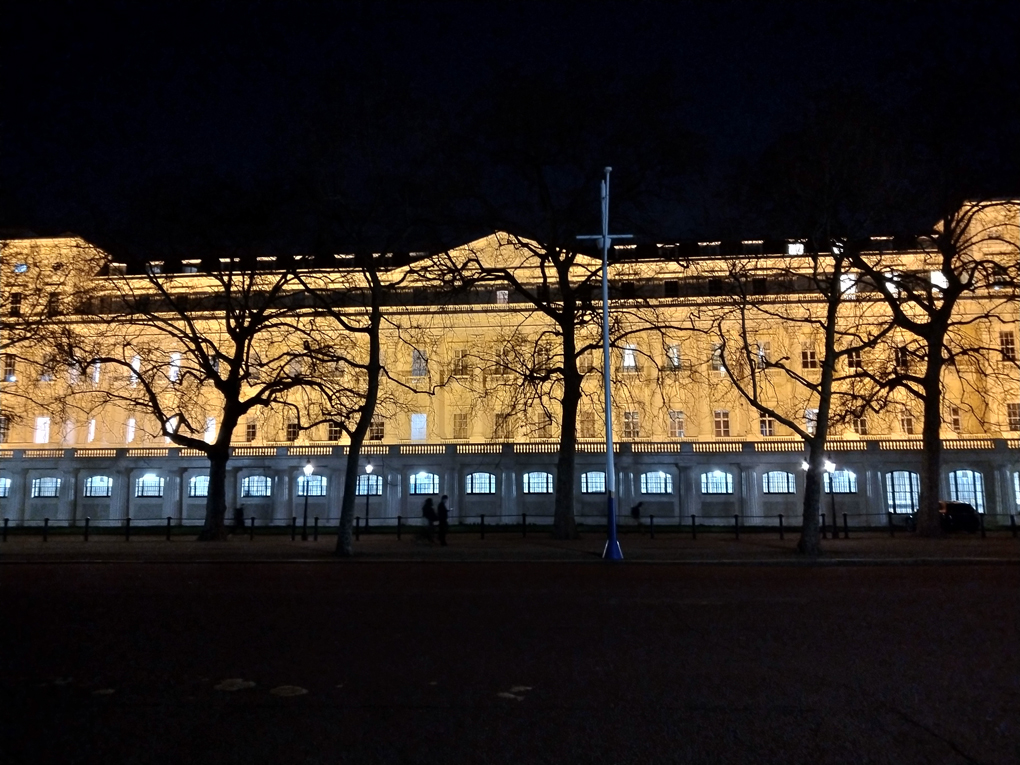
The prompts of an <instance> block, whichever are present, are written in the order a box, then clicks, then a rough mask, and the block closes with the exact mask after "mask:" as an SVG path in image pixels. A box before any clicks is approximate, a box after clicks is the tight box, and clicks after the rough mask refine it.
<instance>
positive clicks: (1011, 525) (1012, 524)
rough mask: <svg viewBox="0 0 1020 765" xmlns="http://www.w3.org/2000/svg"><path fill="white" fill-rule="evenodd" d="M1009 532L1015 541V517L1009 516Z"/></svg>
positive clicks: (1012, 514) (1013, 515)
mask: <svg viewBox="0 0 1020 765" xmlns="http://www.w3.org/2000/svg"><path fill="white" fill-rule="evenodd" d="M1009 530H1010V531H1012V532H1013V539H1016V515H1015V514H1014V513H1010V514H1009Z"/></svg>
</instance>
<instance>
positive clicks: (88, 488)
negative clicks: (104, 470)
mask: <svg viewBox="0 0 1020 765" xmlns="http://www.w3.org/2000/svg"><path fill="white" fill-rule="evenodd" d="M112 494H113V479H112V478H110V476H107V475H94V476H90V477H88V478H86V479H85V488H84V490H83V491H82V496H83V497H109V496H111V495H112Z"/></svg>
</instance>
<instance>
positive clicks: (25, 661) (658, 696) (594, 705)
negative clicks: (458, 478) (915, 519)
mask: <svg viewBox="0 0 1020 765" xmlns="http://www.w3.org/2000/svg"><path fill="white" fill-rule="evenodd" d="M0 668H2V676H0V701H2V709H0V762H3V763H5V764H6V765H14V764H15V763H74V762H89V763H92V762H102V763H149V762H152V763H157V762H160V763H162V762H174V763H176V762H180V763H217V764H218V765H226V764H227V763H262V762H266V763H338V762H350V763H370V762H395V763H403V762H423V763H566V762H584V763H603V762H604V763H631V762H633V763H657V762H663V763H670V762H692V763H695V762H698V763H700V762H705V763H731V762H732V763H751V762H782V763H843V762H846V763H850V762H853V763H872V762H874V763H914V762H930V763H954V762H961V763H964V762H982V763H1009V764H1010V765H1015V763H1017V762H1020V567H1017V566H988V567H982V566H873V567H845V568H844V567H826V568H811V567H755V566H729V567H708V566H705V567H679V566H670V565H634V564H623V565H616V566H613V565H609V564H600V563H592V564H542V563H530V564H514V563H488V564H485V563H481V564H467V563H432V564H428V563H379V564H365V563H362V564H357V565H345V564H342V563H335V564H300V563H299V564H283V563H275V564H272V563H270V564H266V563H264V564H243V563H241V564H239V563H235V564H225V565H216V564H176V565H175V564H160V565H146V564H127V563H123V564H109V565H85V564H64V565H47V564H23V565H8V566H5V567H3V568H0ZM224 681H233V682H226V683H225V682H224ZM238 681H242V682H238ZM249 684H251V685H249ZM239 686H243V687H239ZM289 694H294V695H289Z"/></svg>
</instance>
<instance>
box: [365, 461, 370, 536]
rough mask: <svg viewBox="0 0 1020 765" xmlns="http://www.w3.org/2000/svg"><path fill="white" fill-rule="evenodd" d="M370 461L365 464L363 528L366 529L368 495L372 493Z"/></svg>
mask: <svg viewBox="0 0 1020 765" xmlns="http://www.w3.org/2000/svg"><path fill="white" fill-rule="evenodd" d="M371 476H372V463H371V462H369V463H368V464H367V465H365V530H366V531H367V530H368V497H369V495H370V494H371V493H372V487H371V485H370V484H371V483H372V480H371Z"/></svg>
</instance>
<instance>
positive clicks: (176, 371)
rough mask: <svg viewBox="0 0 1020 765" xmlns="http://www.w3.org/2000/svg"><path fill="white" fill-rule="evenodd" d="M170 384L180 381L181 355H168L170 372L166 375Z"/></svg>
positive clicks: (175, 353)
mask: <svg viewBox="0 0 1020 765" xmlns="http://www.w3.org/2000/svg"><path fill="white" fill-rule="evenodd" d="M167 377H169V378H170V382H177V381H178V380H180V379H181V354H179V353H177V352H174V353H171V354H170V371H169V372H168V373H167Z"/></svg>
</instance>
